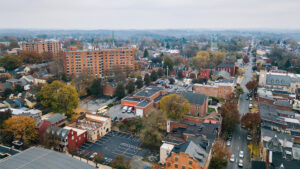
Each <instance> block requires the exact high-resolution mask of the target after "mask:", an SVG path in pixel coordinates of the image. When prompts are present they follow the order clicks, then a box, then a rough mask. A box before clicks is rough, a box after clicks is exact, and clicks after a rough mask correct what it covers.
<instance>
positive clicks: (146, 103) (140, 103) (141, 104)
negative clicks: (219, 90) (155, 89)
mask: <svg viewBox="0 0 300 169" xmlns="http://www.w3.org/2000/svg"><path fill="white" fill-rule="evenodd" d="M150 103H152V100H143V101H141V102H139V103H138V104H137V105H136V107H146V106H147V105H149V104H150Z"/></svg>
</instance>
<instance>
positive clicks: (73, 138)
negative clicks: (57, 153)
mask: <svg viewBox="0 0 300 169" xmlns="http://www.w3.org/2000/svg"><path fill="white" fill-rule="evenodd" d="M42 134H43V135H41V139H49V138H53V139H56V140H58V141H59V145H60V146H61V148H62V149H63V150H66V148H67V149H68V150H69V151H72V150H76V149H77V148H79V147H80V146H81V145H83V144H84V143H85V142H86V140H87V131H86V130H82V129H78V128H73V127H69V126H66V127H64V128H61V127H57V126H49V127H48V128H47V129H46V131H45V132H44V133H42ZM43 136H48V137H43Z"/></svg>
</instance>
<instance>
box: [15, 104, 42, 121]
mask: <svg viewBox="0 0 300 169" xmlns="http://www.w3.org/2000/svg"><path fill="white" fill-rule="evenodd" d="M10 110H11V111H12V112H11V114H12V115H13V116H30V117H33V118H35V119H40V118H41V116H42V111H41V110H37V109H27V108H25V107H23V108H19V109H14V108H11V109H10Z"/></svg>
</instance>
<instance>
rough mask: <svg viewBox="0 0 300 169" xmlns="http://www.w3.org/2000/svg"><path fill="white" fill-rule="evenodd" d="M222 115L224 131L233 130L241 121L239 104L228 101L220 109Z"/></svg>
mask: <svg viewBox="0 0 300 169" xmlns="http://www.w3.org/2000/svg"><path fill="white" fill-rule="evenodd" d="M220 112H221V115H222V119H223V120H222V130H223V132H232V131H233V130H234V129H235V128H236V125H237V124H238V123H239V121H240V114H239V111H238V108H237V104H235V103H233V102H226V103H225V104H223V105H222V106H221V109H220Z"/></svg>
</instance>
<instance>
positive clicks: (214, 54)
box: [210, 51, 226, 65]
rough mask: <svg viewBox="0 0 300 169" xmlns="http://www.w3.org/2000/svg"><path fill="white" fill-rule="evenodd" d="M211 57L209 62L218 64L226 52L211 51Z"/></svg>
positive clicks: (223, 58) (222, 60) (221, 61)
mask: <svg viewBox="0 0 300 169" xmlns="http://www.w3.org/2000/svg"><path fill="white" fill-rule="evenodd" d="M211 55H212V58H211V62H210V64H214V65H219V64H221V63H223V62H224V60H225V57H226V52H224V51H218V52H211Z"/></svg>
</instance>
